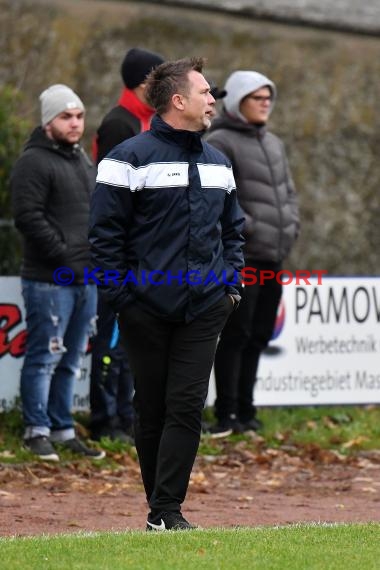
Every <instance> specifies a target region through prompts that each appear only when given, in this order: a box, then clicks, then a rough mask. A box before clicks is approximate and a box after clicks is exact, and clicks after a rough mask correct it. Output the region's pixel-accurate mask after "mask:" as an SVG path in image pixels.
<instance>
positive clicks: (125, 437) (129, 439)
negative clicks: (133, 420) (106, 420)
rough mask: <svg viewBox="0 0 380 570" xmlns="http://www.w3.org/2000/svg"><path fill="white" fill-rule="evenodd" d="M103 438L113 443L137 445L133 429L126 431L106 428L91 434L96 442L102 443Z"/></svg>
mask: <svg viewBox="0 0 380 570" xmlns="http://www.w3.org/2000/svg"><path fill="white" fill-rule="evenodd" d="M103 437H104V438H106V437H108V438H109V439H110V440H111V441H119V442H120V443H126V444H128V445H135V440H134V437H133V429H132V428H128V429H125V430H124V429H122V428H111V427H105V428H102V429H96V430H93V431H92V432H91V439H93V440H94V441H100V440H101V439H102V438H103Z"/></svg>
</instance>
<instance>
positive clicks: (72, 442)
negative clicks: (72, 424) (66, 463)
mask: <svg viewBox="0 0 380 570" xmlns="http://www.w3.org/2000/svg"><path fill="white" fill-rule="evenodd" d="M59 445H61V446H62V448H63V449H68V450H69V451H71V452H72V453H76V454H78V455H83V457H89V458H90V459H103V458H104V457H105V456H106V454H105V451H103V450H102V449H94V448H93V447H87V445H85V444H84V443H83V441H81V440H80V439H78V438H77V437H74V438H73V439H67V440H66V441H60V442H59Z"/></svg>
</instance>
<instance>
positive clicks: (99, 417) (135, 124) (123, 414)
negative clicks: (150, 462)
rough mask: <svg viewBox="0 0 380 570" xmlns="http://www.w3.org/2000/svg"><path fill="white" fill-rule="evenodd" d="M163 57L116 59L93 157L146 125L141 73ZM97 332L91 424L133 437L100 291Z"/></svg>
mask: <svg viewBox="0 0 380 570" xmlns="http://www.w3.org/2000/svg"><path fill="white" fill-rule="evenodd" d="M163 61H164V59H163V58H162V57H161V56H160V55H159V54H157V53H154V52H151V51H148V50H145V49H142V48H138V47H134V48H132V49H130V50H129V51H128V52H127V53H126V55H125V57H124V59H123V61H122V64H121V68H120V73H121V77H122V79H123V83H124V88H123V90H122V93H121V96H120V98H119V101H118V104H117V106H116V107H114V108H113V109H112V110H111V111H110V112H109V113H108V114H107V115H106V116H105V117H104V119H103V121H102V123H101V125H100V127H99V129H98V131H97V135H96V137H95V140H94V144H93V158H94V160H95V162H96V163H99V162H100V161H101V160H102V159H103V158H104V157H105V156H106V155H107V154H108V153H109V152H110V151H111V150H112V149H113V147H114V146H116V145H118V144H119V143H121V142H122V141H124V140H126V139H129V138H131V137H133V136H135V135H137V134H138V133H140V132H142V131H146V130H148V129H149V127H150V120H151V118H152V116H153V113H154V111H153V109H152V108H151V107H150V106H149V105H148V103H147V101H146V99H145V96H144V91H145V83H144V82H145V78H146V76H147V75H148V74H149V73H150V71H151V70H152V69H154V68H155V67H156V66H157V65H159V64H161V63H162V62H163ZM97 328H98V334H97V336H96V337H95V338H94V341H93V344H92V367H91V380H90V408H91V418H90V429H91V436H92V438H93V439H95V440H99V439H101V438H102V437H109V438H110V439H118V440H121V441H124V442H130V443H132V441H133V428H132V425H133V407H132V395H133V377H132V374H131V371H130V368H129V363H128V358H127V354H126V352H125V350H124V349H123V347H122V346H121V344H120V343H119V338H118V337H119V335H118V328H117V322H116V318H115V314H114V312H113V311H112V310H111V309H110V307H109V306H108V304H107V303H106V302H105V301H104V300H103V299H102V297H101V296H100V295H99V300H98V321H97Z"/></svg>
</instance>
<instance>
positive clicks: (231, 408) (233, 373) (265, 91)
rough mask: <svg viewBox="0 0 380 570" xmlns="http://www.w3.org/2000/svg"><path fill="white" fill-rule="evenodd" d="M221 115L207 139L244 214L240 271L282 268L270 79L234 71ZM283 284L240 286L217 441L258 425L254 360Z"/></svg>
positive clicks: (281, 180)
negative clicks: (225, 161)
mask: <svg viewBox="0 0 380 570" xmlns="http://www.w3.org/2000/svg"><path fill="white" fill-rule="evenodd" d="M224 89H225V91H226V92H227V94H226V96H225V97H224V99H223V104H224V107H223V110H222V113H221V114H220V116H219V117H218V118H216V119H215V120H214V121H213V123H212V126H211V128H210V130H209V131H208V133H207V134H206V136H205V138H206V140H207V142H209V143H210V144H212V145H213V146H215V147H216V148H218V149H219V150H221V151H222V152H223V153H224V154H225V155H226V156H227V157H228V158H229V159H230V161H231V163H232V168H233V172H234V176H235V180H236V187H237V192H238V200H239V203H240V206H241V207H242V209H243V212H244V216H245V226H244V231H243V236H244V238H245V240H246V242H245V245H244V257H245V264H246V266H250V267H254V268H256V269H257V271H260V270H272V271H274V272H277V271H280V270H281V268H282V262H283V260H284V259H285V258H286V256H287V255H288V254H289V253H290V250H291V248H292V246H293V244H294V242H295V240H296V238H297V236H298V233H299V211H298V203H297V197H296V192H295V187H294V183H293V180H292V177H291V174H290V171H289V167H288V162H287V158H286V154H285V149H284V145H283V143H282V141H281V140H280V139H279V138H278V137H277V136H276V135H274V134H273V133H271V132H269V131H268V130H267V126H266V124H267V121H268V119H269V116H270V114H271V112H272V111H273V107H274V104H275V101H276V97H277V89H276V86H275V84H274V83H273V81H271V80H270V79H269V78H268V77H265V75H262V74H261V73H258V72H256V71H235V72H233V73H232V74H231V75H230V76H229V77H228V79H227V82H226V84H225V86H224ZM281 293H282V286H281V285H280V284H279V283H278V282H277V281H276V279H271V280H267V281H265V284H264V285H260V284H259V283H257V284H253V285H251V286H246V287H245V288H244V289H243V295H242V301H241V303H240V306H239V308H238V310H237V311H235V313H234V314H233V315H232V316H231V318H230V319H229V321H228V322H227V325H226V326H225V328H224V330H223V332H222V335H221V339H220V342H219V344H218V348H217V352H216V356H215V378H216V402H215V413H216V418H217V424H216V425H215V426H213V427H212V428H211V431H212V433H213V434H214V435H215V436H218V435H219V436H220V435H224V434H228V433H231V432H235V433H236V432H238V433H241V432H245V431H249V430H252V429H253V430H256V429H259V428H260V427H261V423H260V421H259V420H258V419H257V417H256V408H255V406H254V404H253V391H254V386H255V383H256V374H257V369H258V364H259V359H260V355H261V353H262V352H263V350H264V349H265V348H266V347H267V345H268V343H269V341H270V338H271V336H272V332H273V328H274V325H275V321H276V315H277V309H278V306H279V303H280V299H281Z"/></svg>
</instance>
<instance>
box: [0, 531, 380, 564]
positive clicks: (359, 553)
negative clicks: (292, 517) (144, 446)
mask: <svg viewBox="0 0 380 570" xmlns="http://www.w3.org/2000/svg"><path fill="white" fill-rule="evenodd" d="M379 539H380V525H378V524H374V523H372V524H365V525H364V524H363V525H358V524H357V525H295V526H288V527H279V528H276V527H272V528H264V527H261V528H256V529H243V528H241V529H234V530H219V529H214V530H205V531H202V530H196V531H192V532H173V533H162V534H161V533H144V532H130V533H120V534H115V533H101V534H100V533H99V534H92V535H83V534H82V535H81V534H80V535H71V536H69V535H63V536H62V535H61V536H55V537H32V538H5V539H0V551H1V568H2V570H16V569H17V570H19V569H20V568H22V569H23V570H45V569H46V570H47V569H50V570H60V569H67V570H71V569H75V570H85V569H101V570H107V569H110V570H119V569H120V570H126V569H128V568H131V569H138V570H145V569H154V570H190V569H194V570H195V569H197V570H198V569H200V570H202V569H205V570H206V569H207V570H217V569H218V570H224V569H225V570H240V569H242V570H254V569H256V568H257V569H260V570H271V569H276V570H277V569H281V570H317V569H321V570H338V569H344V570H353V569H355V570H356V569H357V570H359V569H360V570H362V569H365V570H371V569H374V570H375V569H377V568H379V560H380V540H379Z"/></svg>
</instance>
